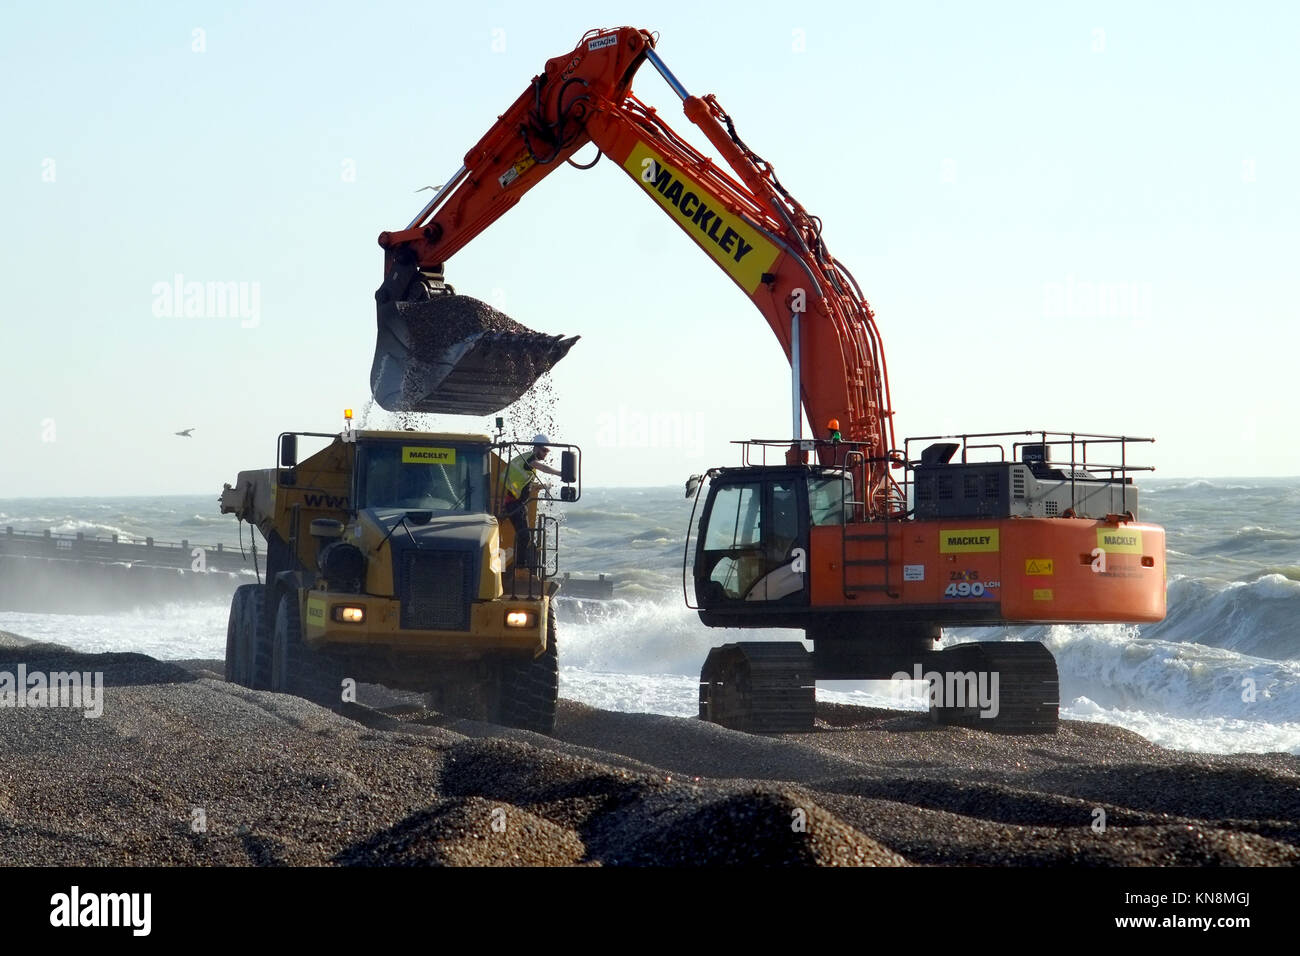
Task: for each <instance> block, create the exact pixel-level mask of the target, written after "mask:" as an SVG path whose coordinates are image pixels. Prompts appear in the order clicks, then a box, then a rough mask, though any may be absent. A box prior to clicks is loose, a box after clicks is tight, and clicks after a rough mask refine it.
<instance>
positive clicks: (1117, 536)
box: [1097, 528, 1142, 554]
mask: <svg viewBox="0 0 1300 956" xmlns="http://www.w3.org/2000/svg"><path fill="white" fill-rule="evenodd" d="M1097 547H1099V548H1101V550H1103V551H1106V552H1109V553H1110V554H1141V553H1142V532H1141V531H1138V530H1137V529H1136V528H1098V529H1097Z"/></svg>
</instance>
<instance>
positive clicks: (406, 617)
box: [399, 551, 475, 631]
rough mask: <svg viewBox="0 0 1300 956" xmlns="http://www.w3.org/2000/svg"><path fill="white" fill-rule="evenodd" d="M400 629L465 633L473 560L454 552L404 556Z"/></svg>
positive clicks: (431, 552) (472, 583)
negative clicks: (411, 628) (427, 629)
mask: <svg viewBox="0 0 1300 956" xmlns="http://www.w3.org/2000/svg"><path fill="white" fill-rule="evenodd" d="M401 570H402V574H401V586H400V588H399V594H400V596H401V601H402V619H401V624H402V627H414V628H429V629H436V630H440V631H468V630H469V617H470V603H471V602H472V601H473V600H474V595H475V588H474V556H473V555H472V554H470V553H468V552H457V551H417V552H415V553H407V554H406V555H405V560H403V561H402V564H401Z"/></svg>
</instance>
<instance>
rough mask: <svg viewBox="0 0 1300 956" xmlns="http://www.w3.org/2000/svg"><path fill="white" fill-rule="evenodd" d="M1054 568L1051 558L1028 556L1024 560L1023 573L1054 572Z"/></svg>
mask: <svg viewBox="0 0 1300 956" xmlns="http://www.w3.org/2000/svg"><path fill="white" fill-rule="evenodd" d="M1054 573H1055V568H1054V567H1053V565H1052V559H1051V558H1028V559H1027V560H1026V561H1025V574H1054Z"/></svg>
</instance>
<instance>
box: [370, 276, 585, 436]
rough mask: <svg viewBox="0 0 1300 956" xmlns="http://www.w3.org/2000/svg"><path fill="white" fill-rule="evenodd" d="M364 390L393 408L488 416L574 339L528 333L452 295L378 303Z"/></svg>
mask: <svg viewBox="0 0 1300 956" xmlns="http://www.w3.org/2000/svg"><path fill="white" fill-rule="evenodd" d="M378 320H379V328H378V333H377V337H376V340H375V358H374V362H373V364H372V365H371V367H370V389H371V392H372V393H373V394H374V397H375V401H376V402H378V403H379V405H380V407H382V408H385V409H388V410H389V411H398V412H438V413H443V414H451V415H489V414H492V413H493V412H496V411H499V410H500V409H502V408H505V407H506V406H507V405H509V404H510V403H511V402H514V401H516V400H517V399H519V398H520V397H521V396H522V395H523V394H524V393H525V392H526V391H528V389H529V388H531V387H532V386H533V384H534V383H535V382H536V381H537V380H538V379H539V378H541V377H542V376H543V375H545V374H546V373H547V372H549V371H550V370H551V367H552V366H554V365H555V363H556V362H558V361H559V360H560V359H562V358H564V356H565V355H566V354H568V351H569V349H570V348H571V347H572V346H573V343H574V342H576V341H577V337H576V336H573V337H570V338H564V337H563V336H559V335H546V334H544V333H541V332H534V331H533V330H532V329H529V328H526V327H524V326H522V325H520V324H519V323H518V322H516V321H514V320H513V319H511V318H510V317H509V316H507V315H505V314H504V313H503V312H499V311H498V310H496V309H494V308H492V306H490V305H488V304H487V303H486V302H481V301H479V300H478V299H474V298H471V297H470V296H465V295H456V294H455V293H453V292H444V293H436V294H433V295H431V296H430V297H429V298H427V299H422V300H415V301H400V302H383V303H380V305H379V307H378Z"/></svg>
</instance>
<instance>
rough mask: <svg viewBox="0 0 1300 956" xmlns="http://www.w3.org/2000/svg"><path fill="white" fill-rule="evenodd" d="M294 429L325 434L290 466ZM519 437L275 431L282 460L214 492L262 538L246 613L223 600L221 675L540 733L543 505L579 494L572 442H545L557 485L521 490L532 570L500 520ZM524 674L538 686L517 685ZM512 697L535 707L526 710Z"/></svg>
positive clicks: (550, 617)
mask: <svg viewBox="0 0 1300 956" xmlns="http://www.w3.org/2000/svg"><path fill="white" fill-rule="evenodd" d="M300 439H317V440H324V441H325V442H326V444H325V447H324V448H322V449H321V450H319V451H317V452H315V453H314V454H312V455H310V456H308V457H306V458H303V459H302V460H299V457H298V444H299V440H300ZM520 447H528V448H531V443H529V444H527V445H526V446H525V445H523V444H522V443H512V442H501V441H493V439H491V438H490V437H489V436H487V435H480V434H451V433H429V432H414V431H367V430H352V429H350V428H349V429H346V430H344V431H343V432H341V433H339V434H337V435H328V434H320V433H309V432H286V433H284V434H282V435H281V436H280V440H279V449H278V467H276V468H272V469H262V470H259V471H251V472H241V473H240V475H239V478H238V481H237V482H236V484H235V485H234V486H230V485H227V486H226V489H225V491H223V494H222V499H221V510H222V512H223V513H232V514H235V515H236V516H237V517H238V518H240V519H241V520H247V521H250V522H252V523H254V524H256V525H257V526H258V528H259V529H260V530H261V531H262V534H263V536H264V537H265V539H266V541H267V552H266V574H265V581H264V583H261V584H258V585H249V586H246V587H247V589H248V590H247V592H246V594H245V596H244V597H243V599H242V600H243V601H244V602H245V603H246V604H248V608H247V609H244V610H239V609H237V608H235V607H234V606H232V612H231V621H232V624H231V629H230V632H229V638H230V640H229V643H230V647H229V648H228V655H227V671H228V676H229V678H230V679H232V680H235V681H237V682H239V683H245V684H247V685H248V686H251V687H259V688H266V689H270V690H277V691H284V692H288V693H295V694H298V695H299V696H304V697H308V698H309V699H313V700H316V701H317V702H319V703H323V704H327V705H330V706H334V705H336V704H338V703H340V702H343V700H344V698H343V697H342V696H341V694H340V689H341V688H343V686H344V681H345V679H346V678H352V679H353V680H354V681H356V682H359V683H376V684H383V685H385V686H388V687H392V688H396V689H404V690H415V691H421V692H425V693H428V694H430V695H431V698H432V699H431V701H430V702H431V704H432V705H434V706H438V707H440V708H442V709H448V710H453V711H459V712H461V713H464V714H466V715H468V716H477V717H482V718H484V719H490V720H498V721H501V722H505V723H513V724H515V725H517V726H525V727H528V728H529V729H538V730H549V728H550V724H551V723H552V722H553V719H554V696H555V694H554V692H555V688H556V686H557V678H556V676H555V675H556V673H557V671H556V667H557V665H556V662H555V639H556V638H555V635H556V626H555V619H554V614H553V611H552V607H551V599H552V597H553V596H554V594H555V592H556V590H557V589H558V584H557V583H556V582H555V581H554V580H553V577H554V575H555V573H556V571H557V567H558V553H557V545H558V524H557V523H556V521H555V520H554V518H552V517H549V516H547V515H545V514H539V513H538V510H537V501H538V499H540V500H543V501H545V500H550V499H557V500H560V499H562V500H577V498H578V496H579V484H580V483H579V474H578V456H579V452H578V449H577V448H576V447H574V446H569V445H557V446H554V447H557V448H559V449H562V455H561V460H562V463H563V468H562V470H563V476H562V478H561V480H560V484H561V485H562V488H561V489H560V491H561V493H560V494H559V495H551V494H549V492H548V491H547V490H546V489H544V488H543V489H541V490H539V491H538V493H537V494H535V495H533V496H531V497H530V500H529V501H528V504H527V515H528V518H527V527H528V530H529V533H530V535H531V536H532V548H531V549H522V552H521V553H524V554H527V555H528V556H529V557H528V564H526V565H525V564H522V563H521V562H520V561H519V560H516V557H515V553H516V551H517V550H521V549H517V547H516V546H517V544H518V542H516V541H515V540H514V537H515V531H514V528H513V526H512V525H511V523H510V522H508V521H502V520H499V516H500V514H501V513H502V509H503V505H504V498H505V495H504V478H505V472H506V466H507V464H508V463H509V461H510V460H511V457H512V456H513V455H516V454H518V453H519V448H520ZM241 590H244V589H241ZM236 600H237V602H238V601H239V600H240V598H239V595H237V596H236ZM254 606H256V607H254ZM237 612H238V613H237ZM237 619H238V620H237ZM530 675H531V676H530ZM521 680H522V681H524V683H532V684H537V685H538V686H536V687H530V688H527V689H521V688H520V687H518V686H516V685H518V684H519V683H520V681H521ZM524 690H526V691H527V693H524ZM511 694H524V696H527V697H528V699H529V701H531V703H529V704H528V705H527V706H525V707H523V708H522V709H521V708H520V707H519V706H515V703H517V702H512V701H511V700H510V699H508V698H509V697H510V695H511Z"/></svg>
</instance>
